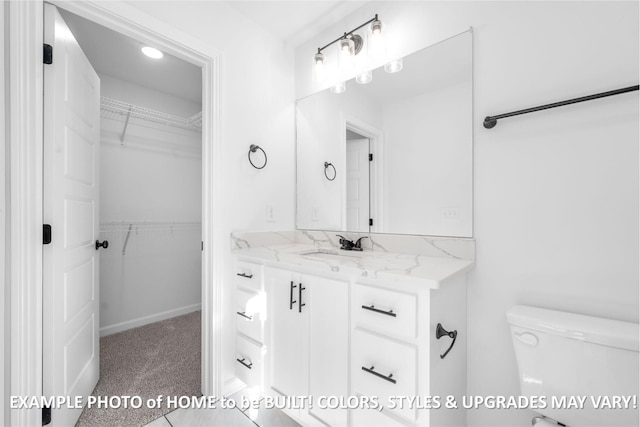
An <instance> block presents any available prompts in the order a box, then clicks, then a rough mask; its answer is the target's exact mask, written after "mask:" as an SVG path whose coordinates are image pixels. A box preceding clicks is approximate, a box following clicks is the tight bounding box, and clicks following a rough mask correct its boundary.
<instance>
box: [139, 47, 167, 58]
mask: <svg viewBox="0 0 640 427" xmlns="http://www.w3.org/2000/svg"><path fill="white" fill-rule="evenodd" d="M140 50H141V51H142V53H144V54H145V55H147V56H148V57H149V58H153V59H160V58H162V57H163V56H164V54H163V53H162V52H160V51H159V50H158V49H156V48H154V47H149V46H145V47H143V48H142V49H140Z"/></svg>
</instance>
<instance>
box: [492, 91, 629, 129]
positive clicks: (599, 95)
mask: <svg viewBox="0 0 640 427" xmlns="http://www.w3.org/2000/svg"><path fill="white" fill-rule="evenodd" d="M638 89H640V85H635V86H629V87H625V88H622V89H616V90H610V91H608V92H601V93H596V94H594V95H589V96H583V97H580V98H573V99H569V100H566V101H560V102H554V103H553V104H546V105H541V106H539V107H533V108H526V109H524V110H518V111H513V112H511V113H504V114H498V115H497V116H487V117H485V118H484V123H483V125H484V127H485V128H487V129H491V128H493V127H495V125H496V124H498V120H500V119H504V118H507V117H513V116H519V115H520V114H527V113H534V112H536V111H540V110H547V109H549V108H556V107H562V106H564V105H569V104H575V103H578V102H584V101H591V100H593V99H598V98H604V97H606V96H613V95H620V94H622V93H627V92H633V91H636V90H638Z"/></svg>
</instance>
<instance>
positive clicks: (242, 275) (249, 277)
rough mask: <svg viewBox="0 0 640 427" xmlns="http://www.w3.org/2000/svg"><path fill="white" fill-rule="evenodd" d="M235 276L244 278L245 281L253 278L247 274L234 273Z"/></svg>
mask: <svg viewBox="0 0 640 427" xmlns="http://www.w3.org/2000/svg"><path fill="white" fill-rule="evenodd" d="M236 276H240V277H245V278H247V279H251V278H252V277H253V274H247V273H236Z"/></svg>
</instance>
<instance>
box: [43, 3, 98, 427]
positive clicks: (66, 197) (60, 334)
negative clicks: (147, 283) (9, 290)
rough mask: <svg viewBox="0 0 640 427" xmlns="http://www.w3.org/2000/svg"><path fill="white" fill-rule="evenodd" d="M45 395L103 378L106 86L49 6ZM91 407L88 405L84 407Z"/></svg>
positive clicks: (70, 421)
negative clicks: (101, 205) (101, 196)
mask: <svg viewBox="0 0 640 427" xmlns="http://www.w3.org/2000/svg"><path fill="white" fill-rule="evenodd" d="M44 37H45V43H46V44H49V45H51V46H53V63H52V64H45V65H44V91H45V93H44V109H45V111H44V223H46V224H51V226H52V241H51V243H50V244H48V245H44V247H43V268H44V272H43V273H44V274H43V276H44V279H43V292H44V313H43V316H44V321H43V324H44V325H43V332H44V335H43V336H44V340H43V365H44V366H43V374H44V375H43V391H44V394H45V396H83V397H86V396H88V395H90V394H91V392H92V391H93V388H94V387H95V385H96V383H97V381H98V377H99V369H100V366H99V334H98V327H99V318H98V313H99V312H98V308H99V305H98V296H99V294H100V293H99V288H98V286H99V284H98V277H99V276H98V273H99V265H98V261H99V258H98V252H97V251H96V239H97V238H98V226H99V222H98V221H99V219H98V190H99V182H98V179H99V169H98V166H99V163H98V162H99V149H100V145H99V144H100V79H99V78H98V75H97V74H96V72H95V71H94V70H93V68H92V67H91V64H90V63H89V61H88V60H87V58H86V56H85V55H84V53H83V52H82V50H81V49H80V46H79V45H78V43H77V42H76V40H75V39H74V37H73V35H72V34H71V32H70V31H69V28H68V27H67V25H66V24H65V22H64V20H63V19H62V17H61V16H60V14H59V13H58V11H57V10H56V8H55V7H54V6H52V5H50V4H45V27H44ZM85 400H86V399H85ZM80 413H81V409H71V408H61V409H55V408H54V409H53V411H52V425H56V426H57V425H67V426H68V425H74V424H75V422H76V421H77V419H78V417H79V416H80Z"/></svg>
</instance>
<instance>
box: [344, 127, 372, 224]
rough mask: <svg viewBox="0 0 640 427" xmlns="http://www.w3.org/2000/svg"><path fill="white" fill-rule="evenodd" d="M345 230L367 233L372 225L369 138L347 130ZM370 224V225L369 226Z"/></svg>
mask: <svg viewBox="0 0 640 427" xmlns="http://www.w3.org/2000/svg"><path fill="white" fill-rule="evenodd" d="M346 141H347V171H346V174H347V230H349V231H352V232H359V233H368V232H369V228H370V226H371V225H373V224H372V223H373V217H372V215H371V205H370V195H369V188H370V184H369V183H370V168H369V163H370V158H371V148H370V141H369V138H366V137H364V136H363V135H360V134H358V133H356V132H353V131H351V130H349V129H347V135H346ZM370 223H371V224H370Z"/></svg>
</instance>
